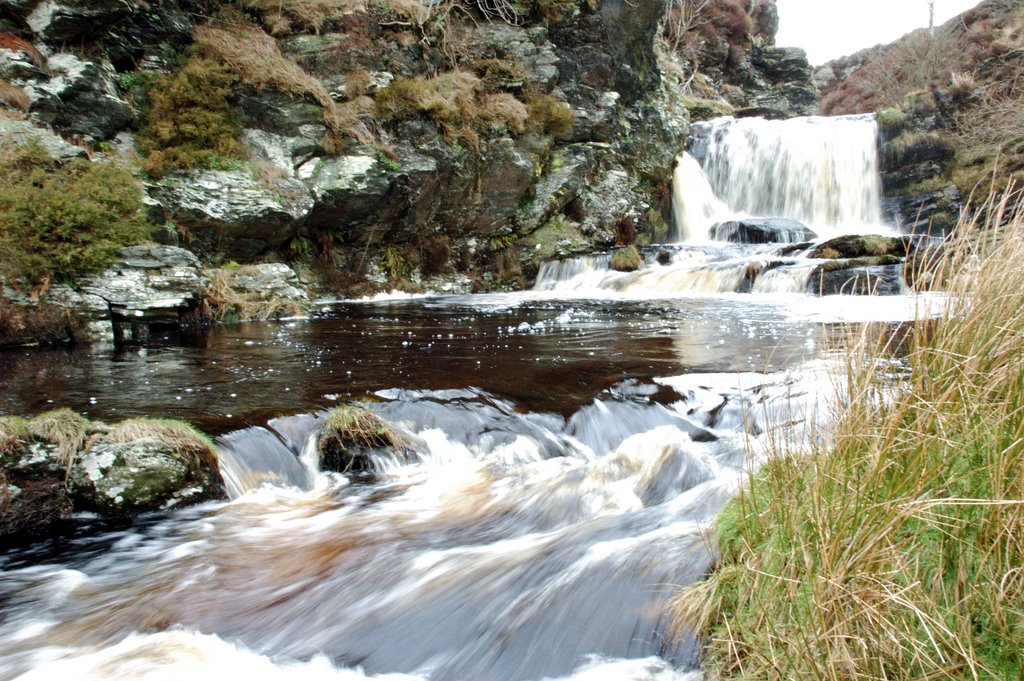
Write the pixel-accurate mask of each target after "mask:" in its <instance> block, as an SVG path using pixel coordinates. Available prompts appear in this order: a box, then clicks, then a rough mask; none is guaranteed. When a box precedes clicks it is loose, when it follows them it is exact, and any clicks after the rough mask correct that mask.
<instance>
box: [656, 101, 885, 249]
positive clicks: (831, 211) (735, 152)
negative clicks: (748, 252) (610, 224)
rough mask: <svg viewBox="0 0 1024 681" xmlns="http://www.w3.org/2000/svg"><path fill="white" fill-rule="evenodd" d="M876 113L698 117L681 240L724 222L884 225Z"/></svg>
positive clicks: (683, 193) (687, 161)
mask: <svg viewBox="0 0 1024 681" xmlns="http://www.w3.org/2000/svg"><path fill="white" fill-rule="evenodd" d="M876 139H877V125H876V123H875V120H874V116H871V115H863V116H839V117H820V116H811V117H804V118H792V119H789V120H785V121H770V120H764V119H760V118H742V119H735V118H732V117H725V118H719V119H715V120H713V121H708V122H705V123H696V124H694V126H693V132H692V135H691V139H690V145H689V148H690V151H689V152H684V153H683V154H682V155H681V157H680V160H679V163H678V165H677V167H676V172H675V176H674V178H673V211H674V213H675V216H676V223H677V230H678V231H679V234H678V235H677V236H678V237H679V240H680V241H693V240H705V239H707V238H708V234H709V230H710V229H711V228H712V227H713V226H714V225H715V224H717V223H720V222H723V221H726V220H731V219H736V218H743V217H751V216H753V217H765V218H789V219H792V220H797V221H799V222H802V223H803V224H805V225H807V226H808V227H809V228H811V229H812V230H814V231H815V232H816V233H817V234H818V236H819V237H822V238H830V237H833V236H837V235H839V234H846V233H864V232H879V231H891V230H890V229H888V228H883V227H881V221H882V220H881V215H882V211H881V186H880V180H879V174H878V150H877V143H876Z"/></svg>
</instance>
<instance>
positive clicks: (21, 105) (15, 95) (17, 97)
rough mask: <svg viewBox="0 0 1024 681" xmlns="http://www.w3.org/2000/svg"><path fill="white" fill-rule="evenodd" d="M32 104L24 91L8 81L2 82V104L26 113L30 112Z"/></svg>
mask: <svg viewBox="0 0 1024 681" xmlns="http://www.w3.org/2000/svg"><path fill="white" fill-rule="evenodd" d="M31 103H32V102H31V100H30V99H29V98H28V95H27V94H25V91H24V90H23V89H21V88H20V87H18V86H17V85H13V84H12V83H8V82H7V81H6V80H0V104H2V105H4V106H7V107H10V108H12V109H15V110H17V111H22V112H24V111H28V107H29V105H30V104H31Z"/></svg>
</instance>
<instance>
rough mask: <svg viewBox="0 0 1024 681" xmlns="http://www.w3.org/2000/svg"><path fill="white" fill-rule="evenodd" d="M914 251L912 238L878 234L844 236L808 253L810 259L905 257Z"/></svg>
mask: <svg viewBox="0 0 1024 681" xmlns="http://www.w3.org/2000/svg"><path fill="white" fill-rule="evenodd" d="M913 249H914V238H913V237H909V236H902V237H897V236H882V235H880V234H844V235H843V236H837V237H835V238H834V239H829V240H828V241H826V242H825V243H822V244H819V245H817V246H815V247H814V249H813V250H811V252H810V253H808V257H811V258H831V259H836V258H864V257H880V256H894V257H897V258H903V257H906V255H907V254H908V253H910V252H912V251H913Z"/></svg>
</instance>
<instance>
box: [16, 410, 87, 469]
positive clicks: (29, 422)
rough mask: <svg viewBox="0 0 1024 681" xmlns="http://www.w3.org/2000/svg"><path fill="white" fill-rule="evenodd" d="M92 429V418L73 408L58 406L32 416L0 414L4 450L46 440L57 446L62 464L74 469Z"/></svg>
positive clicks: (47, 442)
mask: <svg viewBox="0 0 1024 681" xmlns="http://www.w3.org/2000/svg"><path fill="white" fill-rule="evenodd" d="M89 430H90V424H89V421H88V419H86V418H85V417H84V416H82V415H81V414H78V413H76V412H73V411H71V410H70V409H54V410H53V411H48V412H44V413H42V414H39V415H38V416H34V417H32V418H30V419H26V418H21V417H17V416H0V454H2V453H4V452H13V451H16V450H18V449H22V448H24V447H27V446H28V445H29V444H31V443H33V442H43V443H46V444H50V445H53V446H54V447H56V449H57V456H58V457H59V461H60V464H61V466H62V467H64V468H65V469H70V467H71V464H72V462H73V461H74V458H75V456H76V455H77V454H78V452H79V451H81V450H82V448H83V447H84V446H85V442H86V440H87V439H88V437H89Z"/></svg>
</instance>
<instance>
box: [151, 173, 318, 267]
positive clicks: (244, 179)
mask: <svg viewBox="0 0 1024 681" xmlns="http://www.w3.org/2000/svg"><path fill="white" fill-rule="evenodd" d="M146 190H147V193H148V194H149V196H150V197H151V198H153V199H154V200H156V201H157V202H158V203H159V204H160V205H161V206H162V207H163V209H164V212H165V213H166V215H167V217H168V218H169V219H170V220H171V221H173V222H174V223H175V224H176V225H178V226H179V227H184V228H185V229H187V230H188V231H189V232H190V233H191V234H192V236H193V237H194V240H193V242H192V244H191V247H192V248H193V250H196V249H198V250H199V251H201V252H202V251H206V252H217V253H220V254H223V255H224V256H225V257H227V258H230V259H234V260H251V259H253V258H255V257H256V256H257V255H259V254H261V253H263V252H265V251H268V250H272V249H276V248H279V247H281V246H282V245H283V244H285V243H286V242H287V241H288V240H289V239H291V238H292V237H293V236H294V235H295V232H296V230H297V229H298V226H299V222H300V221H301V220H303V219H305V218H306V217H307V216H308V215H309V213H310V211H311V210H312V208H313V199H312V197H311V196H310V195H309V191H308V190H307V189H306V187H305V185H303V183H302V182H300V181H298V180H295V179H290V178H289V179H282V180H278V181H276V182H274V183H273V184H271V183H268V182H264V181H261V180H260V179H257V178H254V177H253V176H252V174H251V173H249V172H246V171H241V170H234V171H228V170H203V171H195V172H178V173H173V174H169V175H168V176H167V177H166V178H164V179H163V180H161V181H160V182H158V183H155V184H151V185H148V186H147V187H146Z"/></svg>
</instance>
